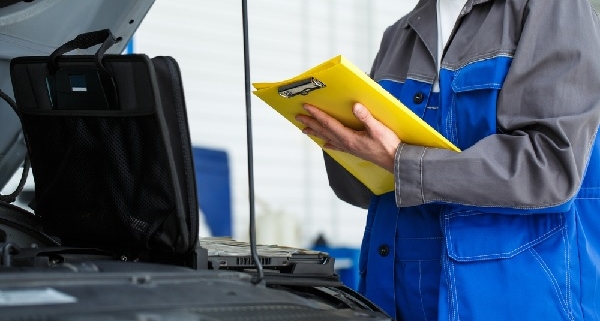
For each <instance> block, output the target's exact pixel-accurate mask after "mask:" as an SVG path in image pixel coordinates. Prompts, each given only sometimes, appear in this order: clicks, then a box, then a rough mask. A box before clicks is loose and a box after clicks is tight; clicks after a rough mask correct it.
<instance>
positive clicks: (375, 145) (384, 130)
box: [296, 103, 400, 173]
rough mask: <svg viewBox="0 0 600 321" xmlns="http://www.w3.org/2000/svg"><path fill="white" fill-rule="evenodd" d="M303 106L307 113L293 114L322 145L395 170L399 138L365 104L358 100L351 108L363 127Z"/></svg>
mask: <svg viewBox="0 0 600 321" xmlns="http://www.w3.org/2000/svg"><path fill="white" fill-rule="evenodd" d="M303 107H304V109H305V110H306V111H307V112H308V113H309V114H310V116H307V115H297V116H296V120H297V121H299V122H301V123H302V124H304V125H306V128H304V129H303V130H302V132H303V133H305V134H307V135H311V136H316V137H318V138H320V139H322V140H324V141H325V145H324V146H323V147H324V148H328V149H332V150H337V151H341V152H346V153H349V154H352V155H354V156H357V157H359V158H362V159H364V160H367V161H370V162H372V163H374V164H376V165H379V166H380V167H382V168H384V169H386V170H388V171H390V172H392V173H393V172H394V156H395V154H396V149H397V148H398V145H399V144H400V139H399V138H398V136H396V134H395V133H394V132H393V131H392V130H391V129H389V128H388V127H386V126H385V125H383V124H382V123H381V122H379V121H378V120H377V119H375V118H373V116H372V115H371V113H370V112H369V110H367V108H366V107H365V106H363V105H361V104H358V103H357V104H354V106H353V108H352V112H353V113H354V115H355V116H356V118H358V120H360V121H361V122H362V123H363V124H364V125H365V129H364V130H358V131H357V130H353V129H351V128H348V127H346V126H344V125H343V124H342V123H340V122H339V121H337V120H336V119H335V118H333V117H331V116H329V115H328V114H326V113H325V112H323V111H322V110H320V109H318V108H317V107H315V106H311V105H304V106H303Z"/></svg>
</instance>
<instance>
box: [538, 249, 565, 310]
mask: <svg viewBox="0 0 600 321" xmlns="http://www.w3.org/2000/svg"><path fill="white" fill-rule="evenodd" d="M529 252H530V253H531V255H532V256H533V257H534V258H535V259H536V261H538V263H539V264H540V266H541V267H542V270H544V273H545V274H546V275H547V276H548V278H549V279H550V281H551V283H552V287H553V288H554V292H555V293H556V296H557V297H558V302H559V303H560V307H561V308H562V310H563V311H564V312H565V314H566V315H567V317H568V318H569V320H573V315H572V314H571V313H570V312H569V311H568V307H566V306H565V305H566V302H565V301H564V300H563V299H562V291H561V290H560V286H559V285H558V282H557V281H556V278H555V277H554V275H553V274H552V271H550V268H548V266H547V265H546V262H544V260H543V259H542V257H541V256H540V255H539V254H538V253H537V251H536V250H535V249H533V248H530V249H529Z"/></svg>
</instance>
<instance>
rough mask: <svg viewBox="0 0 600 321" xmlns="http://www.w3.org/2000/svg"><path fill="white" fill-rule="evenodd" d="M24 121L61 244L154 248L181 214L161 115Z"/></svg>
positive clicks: (45, 214)
mask: <svg viewBox="0 0 600 321" xmlns="http://www.w3.org/2000/svg"><path fill="white" fill-rule="evenodd" d="M23 117H24V119H23V120H24V124H25V127H26V128H25V132H26V133H27V138H28V144H29V148H30V154H31V156H32V157H31V160H32V169H33V175H34V179H35V185H36V191H35V193H36V194H35V196H36V204H34V207H35V210H36V214H37V215H39V216H41V218H42V220H43V222H45V223H44V225H45V229H46V232H47V233H50V234H55V235H59V236H60V238H61V241H62V244H63V245H70V243H73V245H75V244H76V245H78V246H81V245H82V240H87V241H89V242H90V243H91V244H83V245H86V246H95V245H99V246H100V247H102V248H106V247H107V244H108V247H114V248H116V249H123V248H124V245H125V244H123V242H127V240H129V241H130V242H131V243H132V244H143V245H145V247H147V248H151V247H152V239H153V238H158V237H159V236H160V235H157V234H158V233H157V229H158V228H159V226H161V225H162V223H163V222H164V221H165V220H166V219H167V218H168V217H169V215H172V214H173V212H174V211H175V210H176V208H175V207H176V206H175V200H174V196H173V193H172V191H173V182H172V180H171V173H169V172H168V171H169V168H168V167H167V168H165V164H168V159H167V158H168V155H167V154H166V151H167V149H166V148H165V146H164V145H165V143H164V141H163V138H162V136H161V135H160V130H158V128H159V124H158V121H157V120H156V117H155V115H143V116H128V117H122V116H121V117H111V116H65V115H60V116H52V115H36V114H25V115H23ZM80 231H85V232H80ZM82 233H84V235H81V234H82ZM107 236H111V237H114V242H115V244H112V245H111V243H112V242H111V240H107V239H106V238H107ZM95 242H97V243H98V244H95ZM129 245H131V244H129Z"/></svg>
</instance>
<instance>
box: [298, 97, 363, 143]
mask: <svg viewBox="0 0 600 321" xmlns="http://www.w3.org/2000/svg"><path fill="white" fill-rule="evenodd" d="M304 109H305V110H306V111H307V112H308V113H309V114H310V116H307V115H297V116H296V120H297V121H299V122H301V123H302V124H304V125H306V128H304V129H303V130H302V132H303V133H305V134H307V135H311V136H315V137H318V138H320V139H322V140H323V141H325V145H324V147H325V148H330V149H335V150H340V151H344V150H345V148H344V147H343V144H342V142H343V141H344V137H350V135H352V132H353V130H352V129H350V128H347V127H346V126H344V125H343V124H342V123H340V122H339V121H338V120H336V119H335V118H333V117H331V116H329V115H328V114H327V113H325V112H323V111H321V110H320V109H318V108H316V107H314V106H311V105H305V106H304ZM311 116H312V117H311Z"/></svg>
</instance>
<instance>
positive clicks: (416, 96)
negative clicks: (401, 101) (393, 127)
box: [413, 92, 423, 104]
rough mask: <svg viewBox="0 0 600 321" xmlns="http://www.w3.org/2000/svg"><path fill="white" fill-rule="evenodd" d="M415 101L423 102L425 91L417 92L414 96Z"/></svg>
mask: <svg viewBox="0 0 600 321" xmlns="http://www.w3.org/2000/svg"><path fill="white" fill-rule="evenodd" d="M413 102H414V103H415V104H420V103H422V102H423V93H420V92H419V93H416V94H415V96H414V97H413Z"/></svg>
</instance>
